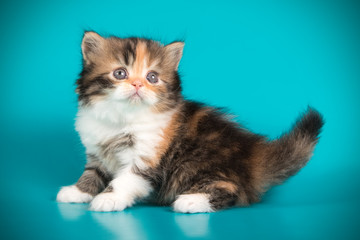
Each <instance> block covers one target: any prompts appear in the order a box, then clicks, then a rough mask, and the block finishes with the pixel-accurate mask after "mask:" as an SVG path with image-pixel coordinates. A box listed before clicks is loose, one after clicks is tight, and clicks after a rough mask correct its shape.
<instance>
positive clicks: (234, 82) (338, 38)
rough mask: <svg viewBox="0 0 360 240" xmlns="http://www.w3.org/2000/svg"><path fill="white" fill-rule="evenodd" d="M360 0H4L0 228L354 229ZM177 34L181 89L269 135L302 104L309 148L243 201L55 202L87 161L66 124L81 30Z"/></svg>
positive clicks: (175, 233)
mask: <svg viewBox="0 0 360 240" xmlns="http://www.w3.org/2000/svg"><path fill="white" fill-rule="evenodd" d="M359 13H360V4H359V1H340V0H339V1H325V0H324V1H315V0H312V1H310V0H309V1H300V0H299V1H286V0H284V1H280V0H279V1H225V0H224V1H221V2H220V3H219V2H216V1H172V2H170V1H107V0H102V1H98V2H96V1H68V0H62V1H19V0H14V1H2V2H1V4H0V21H1V22H0V23H1V24H0V34H1V37H0V56H1V58H0V74H1V75H0V76H1V79H0V87H1V94H0V106H1V118H0V123H1V129H0V131H1V132H0V134H1V145H0V146H1V151H0V154H1V155H0V160H1V165H0V177H1V179H0V180H1V183H0V184H1V197H0V238H1V239H85V238H86V239H186V238H195V239H360V234H359V232H360V230H359V229H360V221H359V220H360V219H359V214H360V208H359V200H360V192H359V190H360V189H359V188H360V186H359V184H360V181H359V170H360V146H359V133H360V131H359V130H360V127H359V126H360V124H359V123H360V107H359V105H360V104H359V103H360V95H359V93H360V91H359V90H360V14H359ZM89 29H92V30H95V31H98V32H99V33H101V34H104V35H106V36H108V35H111V34H113V35H119V36H124V37H125V36H130V35H135V36H147V37H150V38H154V39H157V40H161V41H162V42H163V43H169V42H171V41H173V40H176V39H185V42H186V44H185V51H184V56H183V59H182V61H181V64H180V71H181V73H182V75H183V87H184V94H185V95H186V96H187V97H189V98H191V99H196V100H200V101H205V102H207V103H209V104H212V105H216V106H223V107H227V108H229V109H230V111H231V112H232V113H234V114H236V115H237V116H238V119H239V122H241V123H243V124H245V126H247V127H248V128H250V129H251V130H253V131H255V132H258V133H263V134H266V135H268V136H269V137H271V138H274V137H276V136H278V135H279V134H281V133H282V132H283V131H286V130H287V129H289V128H290V126H291V124H292V123H293V121H294V120H295V118H296V117H297V116H298V114H299V112H300V111H303V110H304V109H306V107H307V105H308V104H309V105H311V106H313V107H315V108H317V109H318V110H319V111H320V112H322V113H323V114H324V116H325V118H326V125H325V127H324V130H323V133H322V138H321V140H320V143H319V144H318V146H317V148H316V151H315V154H314V157H313V159H312V160H311V161H310V162H309V164H308V165H307V166H306V167H305V168H304V169H303V170H302V171H301V172H300V173H299V174H298V175H296V176H295V177H293V178H291V179H290V180H289V181H287V182H286V183H285V184H283V185H281V186H278V187H275V188H273V189H272V190H271V191H270V192H268V193H267V194H266V195H265V197H264V199H263V201H262V202H261V203H259V204H255V205H252V206H250V207H247V208H234V209H230V210H225V211H222V212H218V213H211V214H194V215H187V214H178V213H173V212H171V209H170V208H169V207H157V206H149V205H138V206H136V207H134V208H130V209H127V210H125V211H124V212H119V213H95V212H90V211H87V205H86V204H58V203H56V202H55V196H56V193H57V191H58V189H59V187H60V186H63V185H69V184H72V183H74V182H75V181H76V180H77V178H78V177H79V176H80V174H81V172H82V169H83V165H84V163H85V155H84V148H83V147H82V145H81V143H80V141H79V137H78V135H77V133H76V132H75V130H74V126H73V125H74V117H75V114H76V95H75V93H74V89H75V86H74V81H75V80H76V78H77V77H78V74H79V72H80V70H81V51H80V43H81V38H82V34H83V31H84V30H89Z"/></svg>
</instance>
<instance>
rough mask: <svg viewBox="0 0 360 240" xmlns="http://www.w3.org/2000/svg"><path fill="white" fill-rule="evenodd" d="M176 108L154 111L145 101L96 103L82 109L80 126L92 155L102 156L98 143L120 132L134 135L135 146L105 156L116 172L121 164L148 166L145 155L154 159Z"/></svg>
mask: <svg viewBox="0 0 360 240" xmlns="http://www.w3.org/2000/svg"><path fill="white" fill-rule="evenodd" d="M173 113H174V111H170V112H166V113H154V112H153V111H152V110H150V108H149V107H148V106H146V105H145V104H140V105H134V104H129V103H128V102H123V101H118V102H116V101H114V100H109V101H99V102H97V103H95V104H94V106H91V107H87V108H80V109H79V112H78V116H77V121H76V129H77V131H78V132H79V134H80V137H81V140H82V143H83V144H84V145H85V147H86V152H87V153H88V154H90V153H91V154H95V155H98V152H99V151H98V145H99V144H101V143H102V142H106V141H107V140H109V139H111V138H113V137H115V136H117V135H120V134H131V135H133V136H134V139H135V145H134V146H133V147H131V148H129V149H127V150H125V151H122V152H120V153H119V155H118V158H117V159H116V160H115V161H114V159H113V158H112V159H103V158H102V156H99V158H100V159H101V160H102V161H103V163H104V164H105V166H106V167H107V168H108V169H109V170H111V171H112V173H116V172H117V170H118V168H119V167H120V165H122V166H123V165H124V164H125V165H126V166H130V167H133V166H136V167H138V168H140V169H145V168H146V167H147V166H146V164H144V162H143V161H142V160H141V157H147V158H152V157H154V156H155V155H156V148H155V147H154V146H156V145H157V144H158V143H159V142H160V141H161V140H162V134H163V128H165V127H166V126H167V125H168V123H169V121H170V120H171V117H172V114H173Z"/></svg>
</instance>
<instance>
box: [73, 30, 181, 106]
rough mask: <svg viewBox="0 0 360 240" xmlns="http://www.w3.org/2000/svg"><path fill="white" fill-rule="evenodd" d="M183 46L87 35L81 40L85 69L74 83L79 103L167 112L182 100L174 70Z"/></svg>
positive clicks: (178, 43) (91, 33) (175, 43)
mask: <svg viewBox="0 0 360 240" xmlns="http://www.w3.org/2000/svg"><path fill="white" fill-rule="evenodd" d="M183 46H184V44H183V43H182V42H174V43H171V44H169V45H166V46H162V45H160V44H159V43H158V42H155V41H152V40H147V39H141V38H127V39H120V38H116V37H111V38H102V37H101V36H100V35H98V34H97V33H95V32H87V33H85V35H84V38H83V41H82V46H81V47H82V53H83V60H84V68H83V72H82V73H81V78H80V79H79V80H78V81H77V85H78V87H77V92H78V94H79V100H80V102H81V104H84V105H91V104H96V102H98V101H113V102H119V103H126V104H129V105H131V106H134V107H136V106H139V105H142V106H144V105H146V106H151V107H154V108H155V109H156V110H158V111H164V110H167V109H170V108H172V107H174V106H175V105H176V103H177V102H178V101H179V99H180V98H181V88H180V79H179V77H178V74H177V68H178V64H179V61H180V59H181V56H182V50H183Z"/></svg>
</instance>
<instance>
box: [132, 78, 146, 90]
mask: <svg viewBox="0 0 360 240" xmlns="http://www.w3.org/2000/svg"><path fill="white" fill-rule="evenodd" d="M131 85H133V86H134V87H135V88H136V90H139V88H141V87H142V86H144V85H143V84H142V82H141V81H139V80H136V81H133V82H132V83H131Z"/></svg>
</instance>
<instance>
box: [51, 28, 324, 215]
mask: <svg viewBox="0 0 360 240" xmlns="http://www.w3.org/2000/svg"><path fill="white" fill-rule="evenodd" d="M81 47H82V54H83V71H82V73H81V77H80V78H79V79H78V80H77V93H78V96H79V111H78V114H77V119H76V130H77V131H78V132H79V134H80V137H81V141H82V143H83V144H84V145H85V147H86V154H87V164H86V166H85V171H84V173H83V174H82V176H81V177H80V179H79V180H78V182H77V183H76V184H75V185H71V186H66V187H63V188H61V190H60V192H59V193H58V195H57V201H59V202H90V209H91V210H94V211H121V210H123V209H125V208H127V207H130V206H131V205H133V204H134V203H135V202H136V201H139V200H150V199H152V200H155V201H156V202H157V203H158V204H161V205H170V204H172V206H173V208H174V211H177V212H184V213H195V212H213V211H217V210H220V209H224V208H227V207H231V206H245V205H248V204H250V203H254V202H257V201H259V198H260V197H261V195H262V194H263V193H264V192H265V191H266V190H267V189H268V188H269V187H270V186H272V185H274V184H279V183H281V182H282V181H284V180H285V179H287V178H288V177H290V176H291V175H294V174H295V173H296V172H298V171H299V170H300V169H301V168H302V167H303V166H304V165H305V164H306V163H307V161H308V160H309V159H310V157H311V155H312V152H313V150H314V147H315V145H316V143H317V141H318V135H319V133H320V130H321V127H322V125H323V120H322V117H321V115H320V114H319V113H318V112H317V111H315V110H314V109H311V108H309V109H308V110H307V112H306V113H304V114H303V115H302V117H301V118H299V120H298V121H297V122H296V123H295V125H294V127H293V129H292V130H291V131H290V132H289V133H286V134H284V135H282V136H281V137H280V138H279V139H276V140H274V141H269V140H268V139H266V138H265V137H264V136H260V135H257V134H254V133H251V132H249V131H248V130H246V129H244V128H243V127H241V126H239V125H238V124H237V123H235V122H232V121H230V120H229V119H228V117H227V115H226V114H224V113H223V112H221V111H220V110H218V109H216V108H212V107H209V106H205V105H203V104H201V103H197V102H192V101H188V100H185V99H184V98H183V97H182V94H181V85H180V78H179V75H178V72H177V69H178V65H179V62H180V59H181V57H182V52H183V47H184V43H183V42H173V43H171V44H169V45H166V46H163V45H161V44H160V43H158V42H155V41H152V40H148V39H142V38H127V39H121V38H117V37H110V38H103V37H101V36H100V35H98V34H97V33H95V32H86V33H85V35H84V38H83V41H82V46H81Z"/></svg>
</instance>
